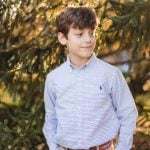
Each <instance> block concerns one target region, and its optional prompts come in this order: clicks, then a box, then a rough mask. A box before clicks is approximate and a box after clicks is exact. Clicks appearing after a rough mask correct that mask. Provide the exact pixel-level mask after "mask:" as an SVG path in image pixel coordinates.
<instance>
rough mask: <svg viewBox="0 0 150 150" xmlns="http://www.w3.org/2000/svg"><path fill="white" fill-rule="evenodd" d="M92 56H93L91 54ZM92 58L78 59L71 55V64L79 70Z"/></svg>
mask: <svg viewBox="0 0 150 150" xmlns="http://www.w3.org/2000/svg"><path fill="white" fill-rule="evenodd" d="M91 56H92V54H91ZM91 56H90V57H91ZM90 57H87V58H78V57H74V56H73V57H72V56H71V55H69V59H70V62H71V63H72V64H73V65H74V66H75V67H77V68H80V67H81V66H83V65H84V64H86V63H87V62H88V60H89V59H90Z"/></svg>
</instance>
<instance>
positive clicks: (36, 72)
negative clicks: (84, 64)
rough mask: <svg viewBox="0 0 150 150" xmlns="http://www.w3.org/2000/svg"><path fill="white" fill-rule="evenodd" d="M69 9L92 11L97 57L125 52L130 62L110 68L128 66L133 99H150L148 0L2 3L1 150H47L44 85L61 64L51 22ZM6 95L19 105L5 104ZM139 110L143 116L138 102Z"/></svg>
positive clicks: (61, 49)
mask: <svg viewBox="0 0 150 150" xmlns="http://www.w3.org/2000/svg"><path fill="white" fill-rule="evenodd" d="M67 6H90V7H92V8H93V9H95V11H96V14H97V20H98V26H97V29H96V37H97V44H96V48H95V52H96V53H97V55H98V57H100V58H101V57H104V56H111V55H112V54H117V53H119V52H121V51H122V50H127V51H128V53H130V55H131V58H130V59H129V60H126V61H119V62H116V63H114V64H124V63H128V65H129V70H128V72H127V73H126V74H125V76H126V79H127V80H128V83H129V85H130V88H131V90H132V92H133V93H134V97H135V98H136V97H139V95H140V94H142V95H145V94H146V95H148V96H147V99H146V100H148V98H150V96H149V94H148V93H149V90H150V87H149V77H150V70H149V68H150V67H149V66H150V62H149V59H150V15H149V14H150V9H149V8H150V0H135V1H130V0H124V1H122V0H120V1H119V0H102V1H98V0H97V1H91V0H71V1H67V0H56V1H53V0H36V1H35V0H24V1H21V0H0V89H1V90H0V139H1V140H0V150H8V149H12V150H33V149H38V150H40V149H47V147H46V144H45V140H44V138H43V135H42V130H41V129H42V124H43V119H44V118H43V116H44V107H43V89H44V81H45V77H46V74H47V73H48V72H49V71H51V70H52V69H54V68H55V67H57V66H58V65H59V64H61V63H62V62H64V61H65V49H64V47H62V46H61V45H60V44H59V43H58V41H57V37H56V34H55V23H54V21H55V17H56V15H57V14H58V12H60V11H61V10H63V9H64V8H65V7H67ZM116 43H118V44H117V46H116ZM139 68H140V69H139ZM6 92H7V93H9V95H10V97H11V98H12V99H13V101H14V103H15V101H16V99H19V104H18V105H8V103H7V101H8V99H7V98H6V97H5V96H4V93H6ZM138 107H139V108H140V113H143V112H144V111H145V109H144V108H145V107H144V104H143V103H140V102H139V98H138ZM141 110H142V111H141ZM146 111H147V109H146Z"/></svg>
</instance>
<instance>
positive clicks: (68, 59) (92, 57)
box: [67, 52, 96, 69]
mask: <svg viewBox="0 0 150 150" xmlns="http://www.w3.org/2000/svg"><path fill="white" fill-rule="evenodd" d="M95 60H96V55H95V53H94V52H93V54H92V55H91V57H90V58H89V60H88V61H87V62H86V63H85V64H83V65H82V66H80V67H79V68H78V67H76V66H74V65H73V64H72V63H71V61H70V58H69V54H68V55H67V63H68V65H69V66H70V67H71V68H72V69H83V68H88V67H89V66H90V65H91V64H93V62H94V61H95Z"/></svg>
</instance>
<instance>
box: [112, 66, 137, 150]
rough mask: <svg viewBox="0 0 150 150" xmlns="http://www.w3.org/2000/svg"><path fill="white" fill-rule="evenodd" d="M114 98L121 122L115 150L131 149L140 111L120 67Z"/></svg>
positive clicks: (115, 83)
mask: <svg viewBox="0 0 150 150" xmlns="http://www.w3.org/2000/svg"><path fill="white" fill-rule="evenodd" d="M112 99H113V106H114V109H115V112H116V115H117V117H118V120H119V123H120V128H119V133H118V139H117V143H116V145H115V150H130V149H131V147H132V143H133V133H134V130H135V127H136V119H137V116H138V112H137V109H136V106H135V102H134V99H133V96H132V94H131V92H130V89H129V87H128V85H127V82H126V80H125V78H124V77H123V75H122V73H121V71H120V70H119V69H117V71H116V73H115V76H114V79H113V84H112Z"/></svg>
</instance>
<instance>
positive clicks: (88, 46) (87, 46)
mask: <svg viewBox="0 0 150 150" xmlns="http://www.w3.org/2000/svg"><path fill="white" fill-rule="evenodd" d="M81 48H92V45H90V46H82V47H81Z"/></svg>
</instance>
